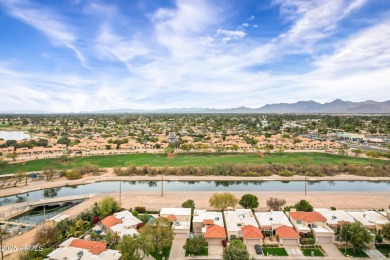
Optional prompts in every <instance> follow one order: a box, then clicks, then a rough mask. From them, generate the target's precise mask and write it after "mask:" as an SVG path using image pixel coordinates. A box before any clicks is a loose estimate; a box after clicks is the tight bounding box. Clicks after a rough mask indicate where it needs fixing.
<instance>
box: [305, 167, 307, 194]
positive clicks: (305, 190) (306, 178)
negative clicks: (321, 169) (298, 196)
mask: <svg viewBox="0 0 390 260" xmlns="http://www.w3.org/2000/svg"><path fill="white" fill-rule="evenodd" d="M306 187H307V173H306V172H305V196H306Z"/></svg>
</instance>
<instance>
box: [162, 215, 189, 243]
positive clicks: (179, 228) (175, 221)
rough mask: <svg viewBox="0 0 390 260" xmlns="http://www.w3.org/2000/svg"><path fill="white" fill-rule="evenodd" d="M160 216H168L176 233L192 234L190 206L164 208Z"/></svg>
mask: <svg viewBox="0 0 390 260" xmlns="http://www.w3.org/2000/svg"><path fill="white" fill-rule="evenodd" d="M160 217H165V218H168V220H169V221H171V222H172V229H173V230H174V232H175V233H180V234H187V236H189V235H190V228H191V209H190V208H162V209H161V210H160Z"/></svg>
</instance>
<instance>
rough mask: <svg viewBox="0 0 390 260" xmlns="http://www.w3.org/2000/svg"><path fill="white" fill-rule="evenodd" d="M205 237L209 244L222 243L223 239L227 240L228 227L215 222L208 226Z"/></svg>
mask: <svg viewBox="0 0 390 260" xmlns="http://www.w3.org/2000/svg"><path fill="white" fill-rule="evenodd" d="M203 237H204V238H205V240H206V241H207V243H208V244H209V245H211V244H212V245H221V244H222V241H223V240H225V241H226V229H225V228H224V227H221V226H219V225H215V224H214V225H211V226H208V227H206V232H205V233H204V235H203Z"/></svg>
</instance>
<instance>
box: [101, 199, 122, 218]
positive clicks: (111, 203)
mask: <svg viewBox="0 0 390 260" xmlns="http://www.w3.org/2000/svg"><path fill="white" fill-rule="evenodd" d="M120 209H121V208H120V206H119V203H118V202H117V201H116V200H115V199H114V198H113V197H110V196H107V197H104V198H103V199H102V200H101V201H100V202H99V215H100V216H101V217H102V218H105V217H106V216H108V215H111V214H112V213H115V212H118V211H119V210H120Z"/></svg>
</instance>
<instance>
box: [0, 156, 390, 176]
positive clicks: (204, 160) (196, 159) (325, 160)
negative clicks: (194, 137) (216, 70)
mask: <svg viewBox="0 0 390 260" xmlns="http://www.w3.org/2000/svg"><path fill="white" fill-rule="evenodd" d="M305 158H307V159H310V163H313V164H333V165H336V164H341V163H344V162H346V163H349V164H370V163H371V162H372V161H373V160H369V159H365V158H354V157H348V156H340V155H334V154H324V153H271V154H266V155H265V157H264V158H260V157H259V156H258V155H257V154H249V153H248V154H244V153H239V154H236V153H235V154H216V153H192V154H175V156H174V157H173V158H167V157H166V155H165V154H147V153H142V154H119V155H97V156H86V157H71V158H69V160H68V161H67V162H60V160H59V159H58V158H52V159H39V160H33V161H27V162H25V163H23V164H22V163H16V164H8V165H6V166H5V167H4V169H3V173H14V172H18V171H21V172H29V171H40V170H42V168H43V167H45V166H53V167H55V168H57V169H71V168H74V167H78V166H81V165H83V164H84V163H92V164H96V165H98V166H100V167H126V166H128V165H129V164H131V163H133V164H135V165H136V166H143V165H149V166H160V167H162V166H165V165H166V166H170V167H174V166H189V165H191V166H201V165H203V166H209V165H212V164H221V163H232V164H266V163H275V164H294V163H295V164H299V163H300V162H301V161H302V160H305ZM374 161H375V162H376V163H380V164H382V163H387V162H386V161H382V160H374Z"/></svg>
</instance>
